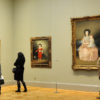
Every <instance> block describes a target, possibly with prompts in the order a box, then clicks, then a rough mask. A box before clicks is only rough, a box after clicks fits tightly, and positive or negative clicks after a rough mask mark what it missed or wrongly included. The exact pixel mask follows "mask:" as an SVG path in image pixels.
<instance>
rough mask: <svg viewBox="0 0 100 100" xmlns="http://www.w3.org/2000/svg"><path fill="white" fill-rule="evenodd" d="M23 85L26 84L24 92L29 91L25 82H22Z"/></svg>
mask: <svg viewBox="0 0 100 100" xmlns="http://www.w3.org/2000/svg"><path fill="white" fill-rule="evenodd" d="M22 84H23V86H24V92H27V87H26V84H25V82H22Z"/></svg>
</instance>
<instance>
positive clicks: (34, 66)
mask: <svg viewBox="0 0 100 100" xmlns="http://www.w3.org/2000/svg"><path fill="white" fill-rule="evenodd" d="M35 40H48V45H49V49H48V53H49V54H48V55H49V61H48V64H40V65H39V64H37V63H34V61H33V53H32V51H33V42H34V41H35ZM30 43H31V67H32V68H51V37H32V38H31V39H30Z"/></svg>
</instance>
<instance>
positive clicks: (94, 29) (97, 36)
mask: <svg viewBox="0 0 100 100" xmlns="http://www.w3.org/2000/svg"><path fill="white" fill-rule="evenodd" d="M85 29H90V30H91V33H90V34H91V35H93V37H94V40H95V44H96V47H97V48H98V54H99V57H100V20H91V21H79V22H77V23H76V56H77V57H78V56H79V55H78V48H79V47H80V45H81V40H82V38H83V36H84V30H85Z"/></svg>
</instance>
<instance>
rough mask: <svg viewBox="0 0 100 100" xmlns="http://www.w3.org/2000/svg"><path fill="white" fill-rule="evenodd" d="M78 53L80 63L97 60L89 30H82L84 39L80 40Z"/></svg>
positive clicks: (95, 48) (95, 49)
mask: <svg viewBox="0 0 100 100" xmlns="http://www.w3.org/2000/svg"><path fill="white" fill-rule="evenodd" d="M78 51H79V59H80V60H82V61H96V60H97V59H98V48H97V47H96V45H95V42H94V38H93V35H91V31H90V30H89V29H85V30H84V37H83V38H82V40H81V46H80V47H79V48H78Z"/></svg>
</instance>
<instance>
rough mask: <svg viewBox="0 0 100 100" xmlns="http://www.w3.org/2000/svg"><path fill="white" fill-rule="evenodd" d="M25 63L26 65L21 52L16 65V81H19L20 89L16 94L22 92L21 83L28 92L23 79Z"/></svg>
mask: <svg viewBox="0 0 100 100" xmlns="http://www.w3.org/2000/svg"><path fill="white" fill-rule="evenodd" d="M24 63H25V57H24V55H23V53H21V52H19V53H18V58H17V60H16V61H15V63H14V66H16V71H15V73H14V80H16V81H17V87H18V90H17V91H16V92H20V81H21V82H22V84H23V86H24V92H27V87H26V84H25V82H24V79H23V74H24Z"/></svg>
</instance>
